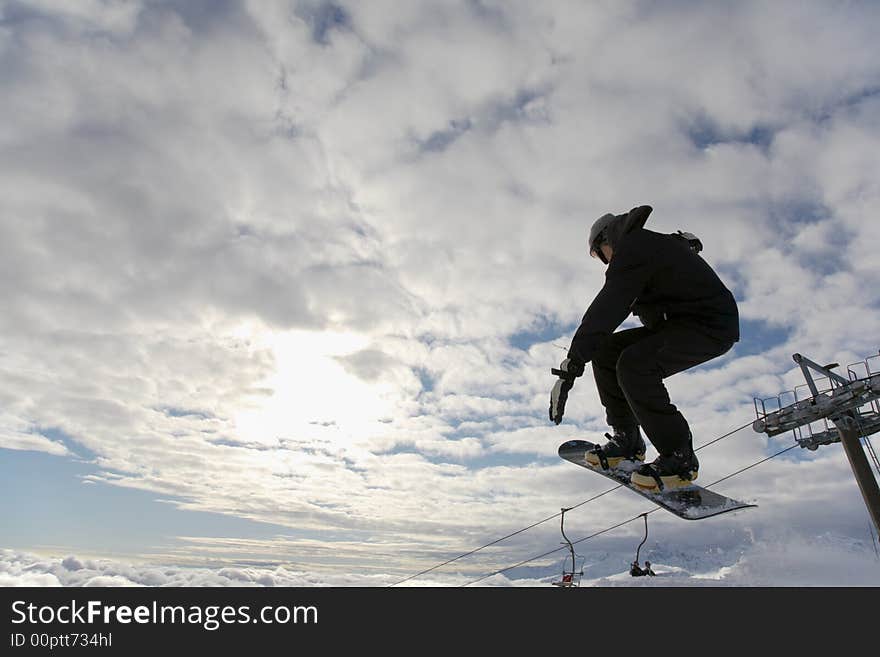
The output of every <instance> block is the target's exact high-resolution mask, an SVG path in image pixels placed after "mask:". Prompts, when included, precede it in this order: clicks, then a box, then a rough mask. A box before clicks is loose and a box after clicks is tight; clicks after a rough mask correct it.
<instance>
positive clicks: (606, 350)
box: [593, 335, 621, 369]
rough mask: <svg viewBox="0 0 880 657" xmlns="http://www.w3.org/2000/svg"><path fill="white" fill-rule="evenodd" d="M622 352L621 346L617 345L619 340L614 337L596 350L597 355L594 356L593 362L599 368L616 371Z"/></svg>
mask: <svg viewBox="0 0 880 657" xmlns="http://www.w3.org/2000/svg"><path fill="white" fill-rule="evenodd" d="M620 352H621V346H620V345H619V344H617V340H615V339H614V335H612V336H610V337H609V338H608V339H607V340H605V341H604V342H603V343H602V344H601V345H600V346H599V348H598V349H597V350H596V353H595V354H594V355H593V362H594V363H595V364H596V365H598V366H599V367H603V368H605V369H614V368H615V367H616V366H617V361H618V359H619V358H620Z"/></svg>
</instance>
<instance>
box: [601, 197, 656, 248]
mask: <svg viewBox="0 0 880 657" xmlns="http://www.w3.org/2000/svg"><path fill="white" fill-rule="evenodd" d="M652 210H653V208H652V207H651V206H650V205H640V206H638V207H636V208H633V209H632V210H630V211H629V212H626V213H624V214H618V215H616V216H615V218H614V220H613V221H612V222H611V223H610V224H608V228H606V232H605V239H606V240H607V241H608V244H609V245H610V246H611V248H612V249H617V245H618V244H620V241H621V240H622V239H623V237H624V235H626V234H628V233H630V232H632V231H634V230H636V229H638V228H643V227H644V226H645V222H646V221H648V215H650V214H651V211H652Z"/></svg>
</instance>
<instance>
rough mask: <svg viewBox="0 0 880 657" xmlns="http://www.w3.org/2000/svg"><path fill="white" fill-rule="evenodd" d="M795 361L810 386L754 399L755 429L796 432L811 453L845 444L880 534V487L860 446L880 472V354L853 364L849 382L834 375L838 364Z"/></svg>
mask: <svg viewBox="0 0 880 657" xmlns="http://www.w3.org/2000/svg"><path fill="white" fill-rule="evenodd" d="M792 358H793V359H794V362H795V363H797V364H798V365H799V366H800V368H801V371H802V372H803V374H804V378H805V379H806V384H805V385H801V386H798V387H797V388H795V390H794V391H791V392H784V393H782V394H780V395H778V396H777V397H771V398H768V399H755V412H756V414H757V419H756V420H755V422H754V423H753V425H752V428H753V429H754V430H755V431H757V432H758V433H766V434H767V435H768V436H776V435H779V434H781V433H785V432H786V431H793V432H794V436H795V440H796V441H797V443H798V444H799V445H800V446H801V447H804V448H806V449H809V450H816V449H818V448H819V446H820V445H830V444H833V443H836V442H839V443H842V444H843V449H844V451H845V452H846V456H847V458H848V459H849V464H850V466H851V467H852V471H853V475H855V478H856V482H858V485H859V490H861V492H862V497H863V498H864V500H865V506H867V507H868V512H869V513H870V514H871V519H872V520H873V521H874V526H875V527H876V528H877V532H878V533H880V488H878V486H877V479H876V478H875V476H874V473H873V472H872V471H871V466H870V464H869V462H868V458H867V456H866V455H865V449H863V448H862V443H861V439H862V438H864V439H865V448H866V449H867V451H868V453H869V454H870V456H871V459H872V460H873V462H874V467H875V468H876V469H877V471H878V473H880V462H878V460H877V455H876V453H875V452H874V448H873V446H872V445H871V441H870V439H869V438H868V437H869V436H870V435H871V434H874V433H877V432H878V431H880V371H878V368H880V355H875V356H871V357H870V358H867V359H865V360H864V361H862V362H859V363H854V364H852V365H849V366H848V367H847V374H848V378H846V377H843V376H841V375H839V374H837V373H835V372H832V370H833V369H834V368H836V367H839V365H838V364H837V363H831V364H830V365H824V366H823V365H819V364H817V363H815V362H813V361H812V360H810V359H809V358H805V357H804V356H802V355H800V354H793V355H792ZM875 359H877V360H875ZM872 361H874V362H873V363H872ZM872 365H873V366H874V368H873V370H872ZM854 368H856V369H854ZM857 370H858V371H857ZM862 370H864V373H863V372H862ZM814 372H815V373H818V374H819V375H820V377H819V378H818V379H814V378H813V373H814ZM805 387H806V389H807V390H806V391H804V390H803V388H805ZM789 401H790V403H787V404H786V405H783V404H784V403H785V402H789ZM768 404H770V405H771V410H768ZM774 405H775V409H773V406H774Z"/></svg>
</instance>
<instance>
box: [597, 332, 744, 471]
mask: <svg viewBox="0 0 880 657" xmlns="http://www.w3.org/2000/svg"><path fill="white" fill-rule="evenodd" d="M732 346H733V342H732V341H730V340H727V339H721V340H719V339H716V338H713V337H712V336H711V335H710V334H707V333H706V332H705V331H703V330H701V329H697V328H695V327H693V326H689V325H688V324H685V323H681V322H680V321H678V322H675V321H668V322H664V323H663V324H661V325H660V326H659V327H657V329H656V330H651V329H648V328H644V327H643V328H634V329H628V330H624V331H618V332H617V333H613V334H612V335H611V336H609V338H608V339H607V340H606V341H605V342H604V344H603V345H602V346H601V347H600V348H599V350H598V351H597V352H596V354H595V355H594V356H593V376H594V377H595V379H596V387H597V388H598V390H599V399H600V400H601V401H602V405H603V406H604V407H605V411H606V418H607V420H608V424H609V425H611V426H612V427H615V428H618V429H619V428H628V427H632V426H633V425H634V424H638V425H640V426H641V427H642V430H643V431H644V433H645V435H646V436H647V438H648V439H649V440H650V441H651V443H652V444H653V445H654V447H655V448H656V449H657V451H658V452H659V453H660V454H664V455H668V454H670V453H671V452H673V451H675V450H677V449H680V448H682V447H684V446H685V445H686V444H687V442H688V440H689V437H690V429H689V427H688V423H687V420H685V419H684V416H683V415H682V414H681V413H680V412H679V411H678V409H677V408H676V407H675V406H674V405H673V404H672V402H671V401H670V399H669V393H668V392H667V390H666V386H665V385H663V379H665V378H666V377H668V376H672V375H673V374H677V373H678V372H682V371H684V370H686V369H689V368H691V367H694V366H695V365H699V364H700V363H705V362H706V361H708V360H712V359H713V358H717V357H718V356H720V355H722V354H724V353H725V352H727V351H728V350H729V349H730V348H731V347H732Z"/></svg>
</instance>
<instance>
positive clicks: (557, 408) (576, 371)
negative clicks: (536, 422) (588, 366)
mask: <svg viewBox="0 0 880 657" xmlns="http://www.w3.org/2000/svg"><path fill="white" fill-rule="evenodd" d="M550 372H551V374H555V375H556V376H558V377H559V380H558V381H557V382H556V383H555V385H554V386H553V390H551V391H550V421H551V422H555V423H556V424H559V423H560V422H562V416H563V414H564V413H565V402H566V401H567V400H568V391H569V390H571V389H572V387H573V386H574V380H575V379H576V378H577V377H579V376H580V375H581V374H583V373H584V363H583V362H582V361H580V360H578V359H576V358H570V357H569V358H566V359H565V360H564V361H562V363H560V365H559V367H554V368H553V369H551V370H550Z"/></svg>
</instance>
